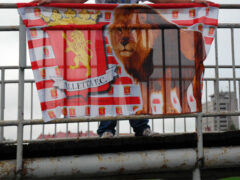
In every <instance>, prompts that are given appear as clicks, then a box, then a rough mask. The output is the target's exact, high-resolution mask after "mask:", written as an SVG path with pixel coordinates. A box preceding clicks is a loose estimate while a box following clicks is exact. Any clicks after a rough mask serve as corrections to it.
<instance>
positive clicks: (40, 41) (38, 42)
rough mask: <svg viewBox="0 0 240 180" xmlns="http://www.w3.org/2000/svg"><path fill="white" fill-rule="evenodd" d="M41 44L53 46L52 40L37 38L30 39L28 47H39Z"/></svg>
mask: <svg viewBox="0 0 240 180" xmlns="http://www.w3.org/2000/svg"><path fill="white" fill-rule="evenodd" d="M41 46H51V43H50V40H49V39H48V38H42V39H36V40H29V41H28V48H29V49H32V48H37V47H41Z"/></svg>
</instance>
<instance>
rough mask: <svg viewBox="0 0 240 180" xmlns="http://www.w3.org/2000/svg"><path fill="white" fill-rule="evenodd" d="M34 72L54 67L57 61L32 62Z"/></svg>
mask: <svg viewBox="0 0 240 180" xmlns="http://www.w3.org/2000/svg"><path fill="white" fill-rule="evenodd" d="M31 65H32V70H36V69H39V68H44V67H52V66H56V65H57V61H56V59H47V60H39V61H33V62H31Z"/></svg>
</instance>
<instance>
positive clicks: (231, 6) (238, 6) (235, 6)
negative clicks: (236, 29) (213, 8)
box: [220, 4, 240, 9]
mask: <svg viewBox="0 0 240 180" xmlns="http://www.w3.org/2000/svg"><path fill="white" fill-rule="evenodd" d="M220 9H240V4H220Z"/></svg>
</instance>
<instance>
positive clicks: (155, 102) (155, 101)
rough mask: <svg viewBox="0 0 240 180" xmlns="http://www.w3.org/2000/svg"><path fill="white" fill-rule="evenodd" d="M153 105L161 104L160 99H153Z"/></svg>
mask: <svg viewBox="0 0 240 180" xmlns="http://www.w3.org/2000/svg"><path fill="white" fill-rule="evenodd" d="M152 103H153V104H160V99H153V100H152Z"/></svg>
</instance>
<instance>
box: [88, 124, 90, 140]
mask: <svg viewBox="0 0 240 180" xmlns="http://www.w3.org/2000/svg"><path fill="white" fill-rule="evenodd" d="M89 136H90V122H89V121H88V137H89Z"/></svg>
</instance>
